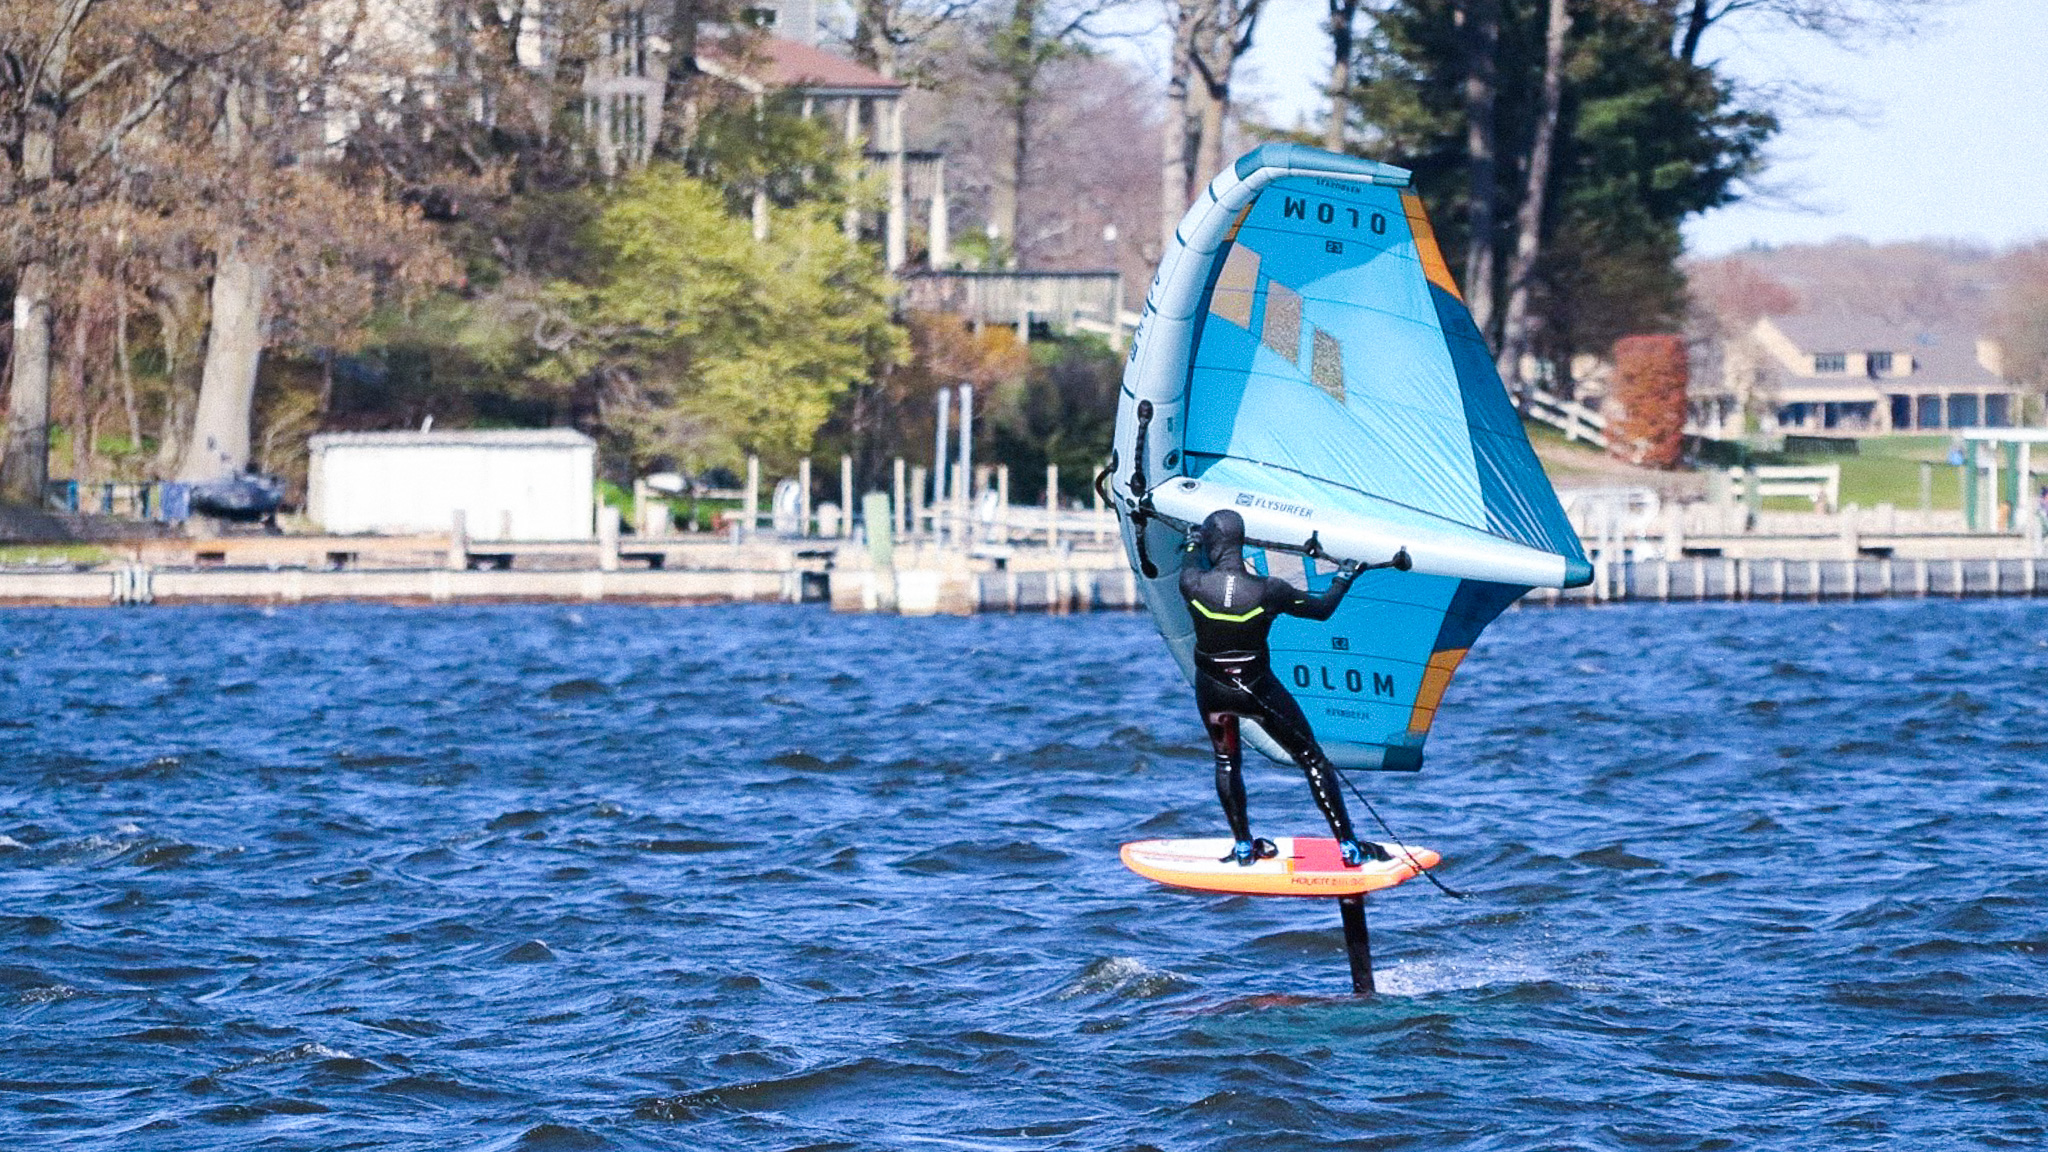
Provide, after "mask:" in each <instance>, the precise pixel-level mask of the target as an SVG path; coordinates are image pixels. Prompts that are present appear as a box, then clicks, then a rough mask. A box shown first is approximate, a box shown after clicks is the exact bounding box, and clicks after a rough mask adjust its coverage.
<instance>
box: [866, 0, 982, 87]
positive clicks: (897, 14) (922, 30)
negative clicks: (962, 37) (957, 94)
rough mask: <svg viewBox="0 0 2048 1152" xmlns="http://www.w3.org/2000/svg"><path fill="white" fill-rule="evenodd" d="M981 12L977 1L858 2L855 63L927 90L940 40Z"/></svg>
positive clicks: (903, 0)
mask: <svg viewBox="0 0 2048 1152" xmlns="http://www.w3.org/2000/svg"><path fill="white" fill-rule="evenodd" d="M976 7H977V4H976V0H855V3H854V12H853V42H852V44H851V45H850V46H849V47H850V49H851V51H852V54H853V59H854V61H855V62H856V63H859V64H862V65H864V66H866V67H869V68H872V69H874V70H875V71H877V72H880V73H881V74H882V75H884V76H887V77H890V78H891V79H899V80H905V81H908V82H910V83H912V84H918V85H924V84H928V83H930V82H931V80H932V78H933V77H932V67H933V62H934V61H933V48H934V45H935V44H936V43H937V39H936V38H938V37H939V36H940V34H941V33H942V32H944V31H945V30H946V29H948V28H952V27H956V26H958V25H959V24H960V23H961V22H962V21H964V20H966V19H967V18H968V17H969V16H971V15H973V13H974V12H975V10H976Z"/></svg>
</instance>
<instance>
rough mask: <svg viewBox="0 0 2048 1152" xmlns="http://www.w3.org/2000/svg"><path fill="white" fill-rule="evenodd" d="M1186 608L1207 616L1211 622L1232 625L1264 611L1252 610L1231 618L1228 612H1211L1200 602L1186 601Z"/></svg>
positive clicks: (1260, 609) (1261, 609) (1259, 609)
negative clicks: (1218, 621) (1222, 622)
mask: <svg viewBox="0 0 2048 1152" xmlns="http://www.w3.org/2000/svg"><path fill="white" fill-rule="evenodd" d="M1188 607H1190V608H1193V609H1194V610H1195V611H1197V612H1200V613H1201V614H1202V615H1204V616H1207V617H1208V618H1209V619H1211V620H1228V621H1230V622H1231V623H1232V624H1242V623H1244V622H1245V621H1247V620H1249V619H1251V618H1252V617H1254V616H1257V615H1258V614H1259V613H1261V612H1264V611H1265V609H1264V608H1254V609H1252V610H1251V611H1249V612H1246V613H1243V614H1241V615H1235V616H1233V615H1231V614H1230V613H1228V612H1211V611H1210V610H1209V609H1207V608H1205V607H1203V606H1202V602H1201V601H1200V600H1190V601H1188Z"/></svg>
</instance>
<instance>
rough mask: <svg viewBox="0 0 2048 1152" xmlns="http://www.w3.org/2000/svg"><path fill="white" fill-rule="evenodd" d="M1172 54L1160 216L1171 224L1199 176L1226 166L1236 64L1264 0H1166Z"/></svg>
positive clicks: (1167, 228) (1166, 226)
mask: <svg viewBox="0 0 2048 1152" xmlns="http://www.w3.org/2000/svg"><path fill="white" fill-rule="evenodd" d="M1168 12H1169V15H1170V16H1171V19H1172V27H1173V60H1172V64H1171V68H1170V78H1169V82H1168V88H1167V102H1168V112H1167V128H1166V155H1165V159H1164V163H1163V165H1162V168H1161V172H1162V184H1161V199H1160V209H1161V213H1160V214H1161V217H1162V219H1161V223H1162V225H1163V233H1164V234H1165V235H1166V236H1167V237H1168V238H1171V236H1172V233H1173V226H1174V224H1175V223H1177V222H1178V221H1179V219H1180V216H1181V213H1182V212H1184V211H1185V210H1186V209H1187V206H1188V204H1189V203H1191V202H1192V201H1193V200H1194V198H1195V194H1196V193H1197V192H1199V191H1200V189H1201V185H1202V182H1203V181H1205V180H1207V179H1208V178H1209V177H1211V176H1213V175H1215V174H1216V173H1217V172H1218V171H1220V170H1221V169H1222V167H1223V159H1224V155H1223V154H1224V132H1225V130H1226V128H1227V127H1228V125H1229V121H1230V113H1231V84H1232V83H1233V82H1234V80H1235V78H1236V75H1237V65H1238V62H1239V61H1240V60H1242V59H1243V58H1244V54H1245V53H1246V52H1248V51H1250V50H1251V46H1252V40H1253V37H1254V36H1255V35H1256V33H1257V32H1258V26H1259V17H1260V16H1261V15H1262V14H1264V12H1265V0H1169V6H1168Z"/></svg>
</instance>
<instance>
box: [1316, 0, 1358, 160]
mask: <svg viewBox="0 0 2048 1152" xmlns="http://www.w3.org/2000/svg"><path fill="white" fill-rule="evenodd" d="M1325 2H1326V3H1327V5H1328V8H1329V11H1328V14H1327V16H1328V18H1327V20H1326V21H1325V22H1324V24H1323V27H1324V30H1325V31H1327V32H1328V33H1329V35H1330V85H1329V89H1328V91H1327V92H1326V95H1328V96H1329V98H1330V113H1329V120H1328V121H1327V122H1325V123H1324V125H1323V147H1324V148H1327V149H1329V150H1330V151H1332V152H1342V151H1343V150H1344V128H1345V125H1346V124H1347V123H1348V122H1349V120H1350V118H1351V70H1352V68H1353V67H1354V66H1356V64H1357V57H1358V12H1359V9H1360V8H1361V7H1363V6H1364V2H1365V0H1325Z"/></svg>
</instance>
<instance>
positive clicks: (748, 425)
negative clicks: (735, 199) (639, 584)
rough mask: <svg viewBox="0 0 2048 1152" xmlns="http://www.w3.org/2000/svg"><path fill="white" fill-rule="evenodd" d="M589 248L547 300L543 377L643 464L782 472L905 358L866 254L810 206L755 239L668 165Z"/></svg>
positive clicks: (603, 216)
mask: <svg viewBox="0 0 2048 1152" xmlns="http://www.w3.org/2000/svg"><path fill="white" fill-rule="evenodd" d="M585 243H586V245H587V246H588V249H589V251H590V252H591V253H592V259H591V261H590V264H589V266H588V270H587V272H586V273H585V274H584V275H582V276H580V277H578V278H576V279H574V280H563V281H559V282H557V283H555V284H554V285H552V286H551V287H550V288H549V290H548V292H547V298H548V303H549V313H548V316H547V319H546V322H544V323H543V324H542V325H541V326H540V328H539V330H538V331H537V339H536V342H537V343H538V344H540V345H541V347H542V348H543V349H544V350H545V351H546V352H547V353H548V357H547V359H546V360H545V361H544V362H543V364H542V366H541V372H542V374H543V375H544V376H546V377H548V378H551V379H553V380H555V381H557V382H558V383H560V384H561V385H563V386H565V387H567V388H570V389H572V390H574V391H576V392H577V393H578V394H579V395H581V396H582V397H584V398H585V399H586V403H587V406H588V410H589V411H590V412H591V413H592V414H593V415H594V417H595V420H596V423H597V425H598V427H599V428H600V429H601V431H602V432H603V433H604V434H605V435H606V436H607V437H608V438H609V439H610V440H612V441H613V444H614V446H615V447H616V448H618V449H620V450H621V451H622V453H623V455H624V456H625V457H627V458H629V459H631V460H632V461H633V462H634V463H635V464H636V465H638V464H649V463H655V462H659V461H670V462H675V463H679V464H682V465H684V466H686V467H693V468H708V467H713V466H718V465H725V466H731V465H734V464H736V463H738V462H739V461H740V460H741V459H743V457H744V456H745V455H746V454H747V453H749V452H758V453H760V454H761V455H762V456H763V457H764V458H766V459H768V460H769V461H770V462H771V463H773V464H778V465H779V464H783V463H787V462H789V461H790V460H791V459H793V458H794V457H796V456H799V455H801V454H802V453H804V452H805V451H807V450H809V448H810V447H811V443H812V438H813V437H814V436H815V435H816V433H817V431H818V429H819V427H820V426H821V425H822V424H823V423H824V422H825V420H826V418H827V416H829V415H830V414H831V411H832V406H833V401H834V400H835V399H836V398H837V397H838V396H839V395H840V394H841V393H843V392H845V391H846V390H847V389H849V388H851V387H853V386H854V385H855V384H857V383H859V382H861V381H863V380H866V379H868V378H869V376H870V375H871V374H872V373H873V372H874V371H875V370H876V368H877V366H879V365H886V364H889V363H893V362H894V361H896V360H897V359H899V358H900V356H901V354H902V351H903V348H904V340H903V336H902V333H901V331H900V330H899V329H898V328H897V327H896V326H895V325H894V324H892V323H891V320H890V310H889V297H890V284H889V281H888V279H887V277H886V275H885V274H884V273H883V271H882V269H881V267H880V265H879V263H878V261H877V260H876V258H875V256H874V254H873V253H872V252H870V251H868V250H867V249H865V248H863V247H861V246H860V245H858V244H856V243H855V242H854V241H852V240H850V239H848V238H847V237H846V236H845V235H844V234H842V233H841V231H840V230H839V228H838V226H837V224H836V223H835V222H833V221H832V220H829V219H827V218H826V217H825V215H824V214H823V213H821V212H818V211H816V210H807V209H805V208H795V209H789V210H785V211H782V212H778V213H776V215H775V217H774V220H773V223H772V226H771V227H770V229H769V230H768V237H767V239H765V240H756V239H755V238H754V235H753V230H752V228H751V227H750V225H749V224H748V222H747V221H745V220H742V219H739V218H738V217H736V216H734V215H733V214H732V213H731V212H730V211H728V209H727V206H726V204H725V201H724V197H723V196H722V195H721V193H720V192H719V190H717V189H715V188H713V187H712V186H710V185H708V184H706V183H704V182H702V181H700V180H697V179H694V178H692V177H690V176H688V175H686V174H685V173H684V172H683V171H681V170H680V169H678V168H675V167H672V166H666V165H662V166H656V167H654V168H652V169H650V170H648V171H647V172H645V173H642V174H640V175H638V176H635V177H633V178H632V179H630V180H628V181H626V182H625V183H624V184H623V185H622V186H621V187H620V188H619V189H618V191H617V192H616V193H614V194H613V195H612V196H610V197H609V198H608V200H607V201H606V203H605V205H604V207H603V209H602V210H601V211H600V212H599V214H598V216H597V217H596V219H595V220H594V221H593V222H592V224H591V225H590V227H589V228H588V229H587V230H586V233H585Z"/></svg>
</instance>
